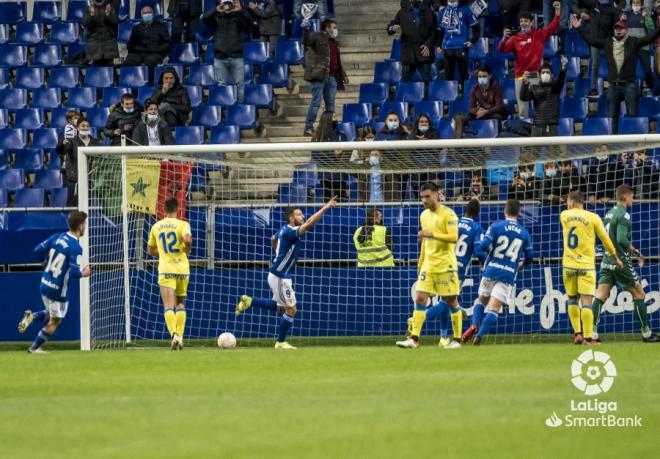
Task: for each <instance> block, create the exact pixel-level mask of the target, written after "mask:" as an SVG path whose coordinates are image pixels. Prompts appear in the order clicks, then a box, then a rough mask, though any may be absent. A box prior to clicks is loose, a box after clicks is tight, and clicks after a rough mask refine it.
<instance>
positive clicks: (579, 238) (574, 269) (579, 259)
mask: <svg viewBox="0 0 660 459" xmlns="http://www.w3.org/2000/svg"><path fill="white" fill-rule="evenodd" d="M566 204H567V206H568V210H565V211H563V212H562V213H561V215H560V216H559V220H560V221H561V226H562V229H563V233H564V255H563V257H562V265H563V268H564V269H563V277H564V288H565V289H566V294H567V295H568V317H569V318H570V320H571V325H572V326H573V332H574V334H575V340H574V342H575V344H582V343H583V342H584V343H585V344H592V343H593V341H592V332H593V322H594V315H593V312H592V310H591V302H592V301H593V294H594V292H595V291H596V266H595V264H596V255H595V249H594V244H595V242H596V236H598V239H600V241H601V242H602V243H603V246H604V247H605V250H607V252H608V253H609V254H611V256H612V257H613V259H614V261H615V263H616V266H617V268H619V269H620V268H622V267H623V263H622V262H621V260H620V259H619V257H618V256H617V254H616V249H615V248H614V245H613V244H612V240H611V239H610V237H609V236H608V234H607V231H605V227H604V226H603V222H602V221H601V219H600V217H599V216H598V215H596V214H595V213H593V212H589V211H587V210H584V195H583V194H582V192H581V191H571V192H570V193H568V197H567V199H566ZM580 319H581V320H580ZM585 340H586V341H585Z"/></svg>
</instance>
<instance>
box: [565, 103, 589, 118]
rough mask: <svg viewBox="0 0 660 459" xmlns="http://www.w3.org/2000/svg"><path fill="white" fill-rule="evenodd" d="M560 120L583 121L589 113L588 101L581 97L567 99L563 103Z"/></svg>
mask: <svg viewBox="0 0 660 459" xmlns="http://www.w3.org/2000/svg"><path fill="white" fill-rule="evenodd" d="M559 113H560V115H559V116H560V118H573V119H574V120H583V119H584V118H585V117H586V116H587V114H588V113H589V104H588V103H587V99H585V98H583V97H581V98H576V97H566V98H564V99H563V100H562V101H561V110H560V112H559Z"/></svg>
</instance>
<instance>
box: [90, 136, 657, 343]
mask: <svg viewBox="0 0 660 459" xmlns="http://www.w3.org/2000/svg"><path fill="white" fill-rule="evenodd" d="M603 146H606V150H607V151H604V150H603ZM656 148H660V135H656V134H648V135H621V136H576V137H548V138H497V139H462V140H434V141H394V142H340V143H278V144H274V143H270V144H237V145H178V146H160V147H136V146H126V147H85V148H81V149H79V155H78V173H79V177H78V193H79V201H80V204H79V208H80V210H82V211H86V212H88V214H89V225H88V231H87V234H86V235H85V236H84V238H83V240H82V244H83V248H84V255H83V262H84V263H89V264H90V266H91V268H92V276H91V278H89V279H83V280H82V283H81V290H80V308H81V349H83V350H89V349H95V348H106V347H107V348H113V347H124V346H126V345H127V344H129V343H130V344H131V345H137V346H140V345H156V344H158V343H159V342H164V340H166V339H167V333H166V330H165V324H164V320H163V318H162V305H161V300H160V294H159V289H158V275H157V260H155V259H154V258H150V257H148V255H147V251H146V245H147V241H148V236H149V229H150V228H151V226H152V225H153V224H154V223H155V222H156V221H157V219H158V218H159V217H161V216H162V203H163V201H164V199H166V198H167V197H170V196H176V197H177V198H178V199H179V201H180V203H181V204H182V208H183V209H185V210H184V211H183V212H182V214H181V216H182V217H183V218H185V219H186V220H188V221H189V222H190V224H191V228H192V232H193V239H194V244H193V250H192V252H191V255H190V264H191V275H190V283H189V287H188V298H187V301H186V308H187V310H188V325H187V331H186V339H187V340H188V342H189V343H193V344H194V343H200V344H207V343H211V342H212V341H211V340H214V339H215V338H216V337H217V336H218V335H219V334H220V333H222V332H224V331H230V332H232V333H234V334H235V335H236V336H237V338H238V339H239V343H240V344H241V345H248V344H252V343H262V342H267V343H270V342H271V341H270V340H271V338H273V336H275V332H276V324H277V321H276V318H275V316H274V315H273V314H271V313H268V312H266V311H260V310H254V309H255V308H253V309H251V310H249V311H248V312H246V313H245V314H243V315H241V316H240V317H238V318H236V317H235V316H234V307H235V304H236V302H237V300H238V298H239V296H240V295H241V294H249V295H254V296H256V297H265V298H270V297H271V296H272V294H271V292H270V289H269V287H268V284H267V282H266V277H267V270H268V266H269V263H270V261H272V258H273V252H272V247H271V242H270V238H271V236H272V235H273V234H275V232H276V231H277V229H279V228H280V227H281V226H282V225H284V224H285V221H284V216H283V215H284V211H285V209H286V207H289V206H296V207H300V208H301V210H302V211H303V213H304V214H305V215H306V216H309V215H311V214H312V213H313V212H314V211H315V210H318V209H319V208H320V206H322V205H323V201H324V193H325V194H326V195H328V196H329V195H331V194H333V193H339V194H340V195H341V196H342V198H344V197H345V199H343V200H342V202H340V203H339V204H338V206H337V207H336V208H335V209H332V210H331V211H329V212H328V213H327V214H326V216H325V217H324V218H323V219H322V220H321V221H320V222H319V223H318V224H317V225H316V227H315V228H314V229H313V230H312V231H310V232H309V233H307V234H306V235H305V236H304V238H303V239H302V242H301V244H302V254H301V259H300V262H299V266H298V268H297V269H296V270H295V271H294V274H293V286H294V289H295V292H296V296H297V298H298V302H299V309H300V312H299V313H298V315H297V316H296V321H295V324H294V327H293V330H292V340H293V341H295V340H299V341H303V342H309V343H312V342H315V343H316V342H318V343H340V342H341V343H343V342H350V343H375V342H389V340H390V339H391V338H397V337H400V336H401V335H402V334H403V333H404V332H405V328H406V318H407V317H408V316H409V315H410V313H411V311H412V306H413V304H412V300H411V288H412V285H413V283H414V282H415V279H416V274H417V273H416V263H417V258H418V254H419V247H418V241H417V232H418V231H419V214H420V213H421V212H422V210H423V207H422V205H421V203H420V201H419V198H418V196H417V195H418V190H419V185H420V182H422V181H424V180H432V181H435V182H436V183H437V184H438V185H439V186H440V188H441V189H442V198H443V199H444V204H445V205H447V206H449V207H450V208H452V209H453V210H455V211H456V213H457V214H458V215H459V216H461V215H462V212H463V207H464V205H465V204H466V202H467V200H468V199H469V198H470V197H471V195H472V194H473V193H474V192H475V190H474V189H472V186H473V183H472V182H475V183H477V182H479V183H481V188H480V193H481V194H480V195H479V196H480V198H481V199H480V200H481V201H482V202H481V215H480V216H479V218H478V219H477V220H478V222H479V223H480V224H481V225H482V226H483V228H484V230H485V229H486V228H487V226H488V225H489V224H490V223H493V222H494V221H496V220H499V219H502V217H503V215H502V210H503V204H504V201H505V200H506V198H507V197H508V195H509V192H508V191H509V190H508V187H509V185H510V184H511V183H512V180H513V179H514V177H516V176H518V173H519V170H518V166H520V165H530V169H529V170H530V171H531V173H532V174H533V175H536V176H537V180H536V182H535V183H536V185H534V186H535V187H541V188H540V190H541V191H540V192H536V193H535V194H534V195H533V196H532V197H531V199H523V211H522V214H521V217H520V219H521V221H522V222H523V224H524V225H525V226H526V227H528V230H529V231H530V233H531V235H532V240H533V244H534V249H535V261H534V263H533V265H532V266H530V267H528V268H526V269H524V270H523V271H521V273H520V274H519V276H518V279H517V285H516V289H515V292H514V294H513V296H512V298H511V301H510V304H509V305H507V306H505V307H504V309H503V311H502V312H501V314H500V318H499V319H498V322H497V326H496V327H494V328H495V329H494V331H493V339H494V341H497V342H534V341H560V340H565V339H566V335H567V334H572V331H571V328H570V324H569V322H568V314H567V302H566V295H565V292H564V287H563V284H562V277H561V251H562V234H561V227H560V225H559V213H560V212H561V210H563V209H565V204H564V203H563V200H562V198H561V196H559V195H557V196H552V198H548V196H547V195H544V194H543V187H544V186H546V184H549V185H548V186H551V185H552V184H553V183H554V182H553V181H552V178H551V177H546V178H544V177H543V174H544V165H547V168H549V167H550V166H549V165H550V164H557V168H559V166H560V165H565V166H566V167H568V168H569V169H574V170H575V172H574V173H575V174H577V175H576V176H577V177H578V178H577V179H576V180H578V181H579V182H580V183H581V185H579V186H580V187H584V191H585V192H586V194H587V195H589V196H590V197H591V195H593V196H594V200H593V201H589V202H588V204H587V209H588V210H592V211H595V212H596V213H598V214H599V215H600V216H601V218H602V217H604V214H605V212H606V210H607V209H608V208H609V207H610V206H612V205H613V201H612V197H613V190H614V188H615V186H616V185H618V184H619V183H630V184H631V185H632V186H633V187H635V189H636V191H637V189H639V190H640V193H638V196H636V203H635V205H634V207H633V208H632V209H631V211H630V213H631V216H632V221H633V236H632V239H633V243H634V244H636V246H637V247H639V248H640V249H641V250H642V251H643V252H644V254H645V255H646V258H647V264H646V265H645V266H644V267H638V270H639V272H640V275H641V277H642V283H643V285H645V286H646V292H647V304H648V311H649V317H650V318H651V323H652V325H654V326H656V328H657V327H658V326H660V313H658V312H657V311H658V309H659V308H660V293H659V290H660V259H659V256H660V253H659V248H658V247H659V246H660V235H659V231H660V229H659V228H658V224H657V223H658V222H659V221H660V218H659V215H660V213H659V212H660V203H659V201H658V193H657V187H658V183H657V181H656V182H655V183H653V182H651V183H646V182H644V180H647V179H648V180H657V178H658V177H656V176H653V175H652V176H651V178H648V177H647V176H646V175H644V176H640V175H639V174H638V171H637V169H635V168H636V167H637V162H634V161H636V160H635V159H633V158H632V157H631V158H629V159H627V160H626V161H628V163H626V164H623V162H622V161H623V156H622V155H623V154H629V155H631V156H632V155H633V152H642V151H644V152H645V154H646V155H647V160H648V161H656V163H655V164H656V167H657V160H654V159H653V158H655V157H656V156H655V149H656ZM603 156H606V157H607V158H608V159H607V160H604V161H605V162H604V163H603V165H605V164H610V163H612V164H613V166H612V169H611V170H610V169H608V168H609V167H610V166H607V167H605V169H603V171H601V172H598V173H596V172H593V171H594V170H597V171H600V169H598V168H599V167H601V166H600V163H599V162H598V161H600V160H598V159H597V158H598V157H603ZM638 156H639V155H638V154H636V155H635V158H637V157H638ZM617 161H619V162H621V164H618V163H617ZM630 162H634V164H633V163H630ZM569 163H570V164H569ZM629 163H630V164H629ZM592 169H593V170H592ZM571 173H573V172H571ZM653 173H655V172H653ZM653 177H655V179H654V178H653ZM640 180H641V181H640ZM648 180H647V181H648ZM562 183H563V185H562ZM477 185H478V184H477ZM477 185H474V186H477ZM569 185H570V180H569ZM379 186H380V191H379ZM559 186H560V187H561V186H563V187H564V188H565V187H566V183H564V182H561V180H560V185H559ZM570 186H573V185H570ZM576 186H577V185H576ZM328 187H330V188H331V190H330V192H329V193H328ZM334 187H337V188H336V189H335V188H334ZM640 187H641V188H640ZM477 189H479V188H478V186H477ZM654 190H655V191H654ZM537 191H538V190H537ZM521 196H522V197H526V198H530V196H525V195H524V194H523V195H521ZM608 199H609V201H608ZM367 209H378V210H380V212H381V213H382V214H383V217H384V225H385V226H386V227H387V231H388V233H389V234H390V235H391V236H392V247H391V250H392V253H393V257H394V260H395V266H394V267H374V268H363V267H358V266H357V252H356V247H355V244H354V236H355V234H356V230H357V229H358V228H359V227H360V226H362V225H364V223H365V218H366V211H367ZM598 247H599V249H598V252H599V254H600V253H602V247H601V246H600V244H599V246H598ZM599 261H600V256H599V260H598V261H597V268H598V264H599ZM479 276H480V271H479V266H478V264H477V263H476V261H473V263H472V266H471V268H470V270H469V271H468V276H467V277H466V279H465V280H464V285H463V289H462V292H461V297H460V301H461V305H462V307H463V308H464V309H465V311H466V314H467V315H468V317H469V315H470V314H471V306H472V302H473V300H474V299H475V297H476V293H477V286H478V283H479ZM632 309H633V308H632V297H631V296H630V294H629V293H627V292H622V291H621V290H620V289H619V290H617V289H616V288H615V289H614V290H613V292H612V295H611V297H610V299H609V300H608V301H607V302H606V304H605V307H604V311H605V312H604V314H603V317H602V320H601V325H600V327H599V332H601V333H605V334H607V335H610V336H611V337H612V339H626V338H629V337H631V336H633V334H634V333H636V332H638V329H637V328H638V327H637V323H636V319H635V317H634V316H633V313H632ZM468 321H469V319H468ZM464 323H465V322H464ZM438 332H439V329H438V324H437V323H435V322H433V321H429V323H427V324H426V325H425V331H424V334H425V335H437V334H438ZM608 338H609V336H608Z"/></svg>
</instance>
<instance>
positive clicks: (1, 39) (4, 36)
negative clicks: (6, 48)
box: [0, 24, 9, 45]
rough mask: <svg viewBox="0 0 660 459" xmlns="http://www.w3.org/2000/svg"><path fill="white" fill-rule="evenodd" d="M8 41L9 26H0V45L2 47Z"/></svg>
mask: <svg viewBox="0 0 660 459" xmlns="http://www.w3.org/2000/svg"><path fill="white" fill-rule="evenodd" d="M8 41H9V26H8V25H7V24H0V45H4V44H5V43H7V42H8Z"/></svg>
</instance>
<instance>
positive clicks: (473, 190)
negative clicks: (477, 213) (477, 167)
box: [456, 172, 497, 201]
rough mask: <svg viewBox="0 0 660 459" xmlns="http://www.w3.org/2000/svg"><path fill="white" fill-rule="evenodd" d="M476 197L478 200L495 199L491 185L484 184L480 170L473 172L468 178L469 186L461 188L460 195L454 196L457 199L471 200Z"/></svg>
mask: <svg viewBox="0 0 660 459" xmlns="http://www.w3.org/2000/svg"><path fill="white" fill-rule="evenodd" d="M472 199H476V200H478V201H496V200H497V195H495V194H494V193H493V192H492V190H491V187H490V186H488V185H487V184H486V180H485V179H484V177H483V175H482V174H481V172H478V173H475V174H473V175H472V178H471V179H470V187H469V188H467V189H465V190H462V191H461V193H460V195H459V196H458V197H457V198H456V200H457V201H471V200H472Z"/></svg>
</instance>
